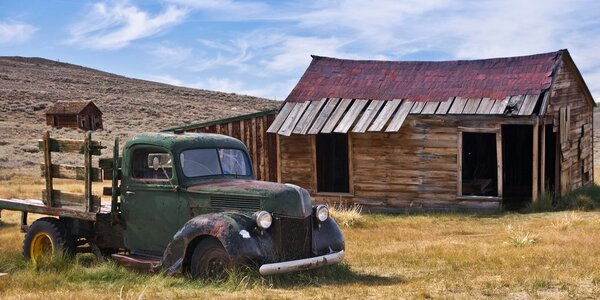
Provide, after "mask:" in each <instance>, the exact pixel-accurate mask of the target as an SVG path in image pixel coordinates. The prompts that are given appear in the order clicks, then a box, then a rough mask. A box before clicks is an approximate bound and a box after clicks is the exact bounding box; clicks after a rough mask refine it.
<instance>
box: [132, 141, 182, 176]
mask: <svg viewBox="0 0 600 300" xmlns="http://www.w3.org/2000/svg"><path fill="white" fill-rule="evenodd" d="M155 165H156V166H157V168H156V169H155V168H154V167H155ZM131 166H132V176H133V178H139V179H152V180H168V179H170V178H171V177H172V175H173V168H172V165H171V156H170V155H169V153H168V152H165V151H163V150H160V149H137V150H135V151H134V152H133V158H132V161H131Z"/></svg>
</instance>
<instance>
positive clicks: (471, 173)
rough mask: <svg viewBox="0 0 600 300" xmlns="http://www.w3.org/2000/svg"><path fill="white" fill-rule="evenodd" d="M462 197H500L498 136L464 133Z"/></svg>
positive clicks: (493, 134)
mask: <svg viewBox="0 0 600 300" xmlns="http://www.w3.org/2000/svg"><path fill="white" fill-rule="evenodd" d="M461 159H462V162H461V165H462V170H461V173H462V174H461V178H462V183H461V184H462V187H461V189H462V196H483V197H496V196H498V171H497V170H498V160H497V155H496V134H495V133H481V132H463V133H462V158H461Z"/></svg>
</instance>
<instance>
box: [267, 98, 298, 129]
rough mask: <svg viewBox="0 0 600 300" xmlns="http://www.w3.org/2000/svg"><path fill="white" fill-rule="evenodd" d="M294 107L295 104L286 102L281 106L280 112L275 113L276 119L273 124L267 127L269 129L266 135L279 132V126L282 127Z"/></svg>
mask: <svg viewBox="0 0 600 300" xmlns="http://www.w3.org/2000/svg"><path fill="white" fill-rule="evenodd" d="M294 106H296V103H295V102H288V103H286V104H285V105H283V107H282V108H281V110H279V112H278V113H277V117H276V118H275V120H274V121H273V123H271V126H269V129H267V132H268V133H277V132H278V131H279V129H280V128H281V125H283V123H284V122H285V120H286V119H287V117H288V115H289V114H290V112H291V111H292V109H293V108H294Z"/></svg>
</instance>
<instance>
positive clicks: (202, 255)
mask: <svg viewBox="0 0 600 300" xmlns="http://www.w3.org/2000/svg"><path fill="white" fill-rule="evenodd" d="M232 266H233V263H232V261H231V258H230V257H229V254H228V253H227V251H226V250H225V248H223V245H221V243H220V242H219V241H218V240H216V239H213V238H208V239H204V240H202V241H200V243H199V244H198V245H197V246H196V248H195V249H194V254H193V255H192V260H191V264H190V274H191V275H192V278H194V279H214V280H224V279H226V278H227V271H228V270H230V269H231V268H232Z"/></svg>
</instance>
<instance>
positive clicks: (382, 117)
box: [368, 99, 402, 131]
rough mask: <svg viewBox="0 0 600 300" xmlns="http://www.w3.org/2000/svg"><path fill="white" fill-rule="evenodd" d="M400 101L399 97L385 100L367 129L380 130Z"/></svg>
mask: <svg viewBox="0 0 600 300" xmlns="http://www.w3.org/2000/svg"><path fill="white" fill-rule="evenodd" d="M400 103H402V100H401V99H395V100H392V101H387V103H386V104H385V106H384V107H383V109H382V110H381V112H380V113H379V115H378V116H377V118H376V119H375V121H374V122H373V125H371V127H370V128H369V130H368V131H381V130H382V129H383V127H384V126H385V124H387V122H388V120H389V119H390V117H392V115H393V114H394V112H395V111H396V108H398V106H399V105H400Z"/></svg>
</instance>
